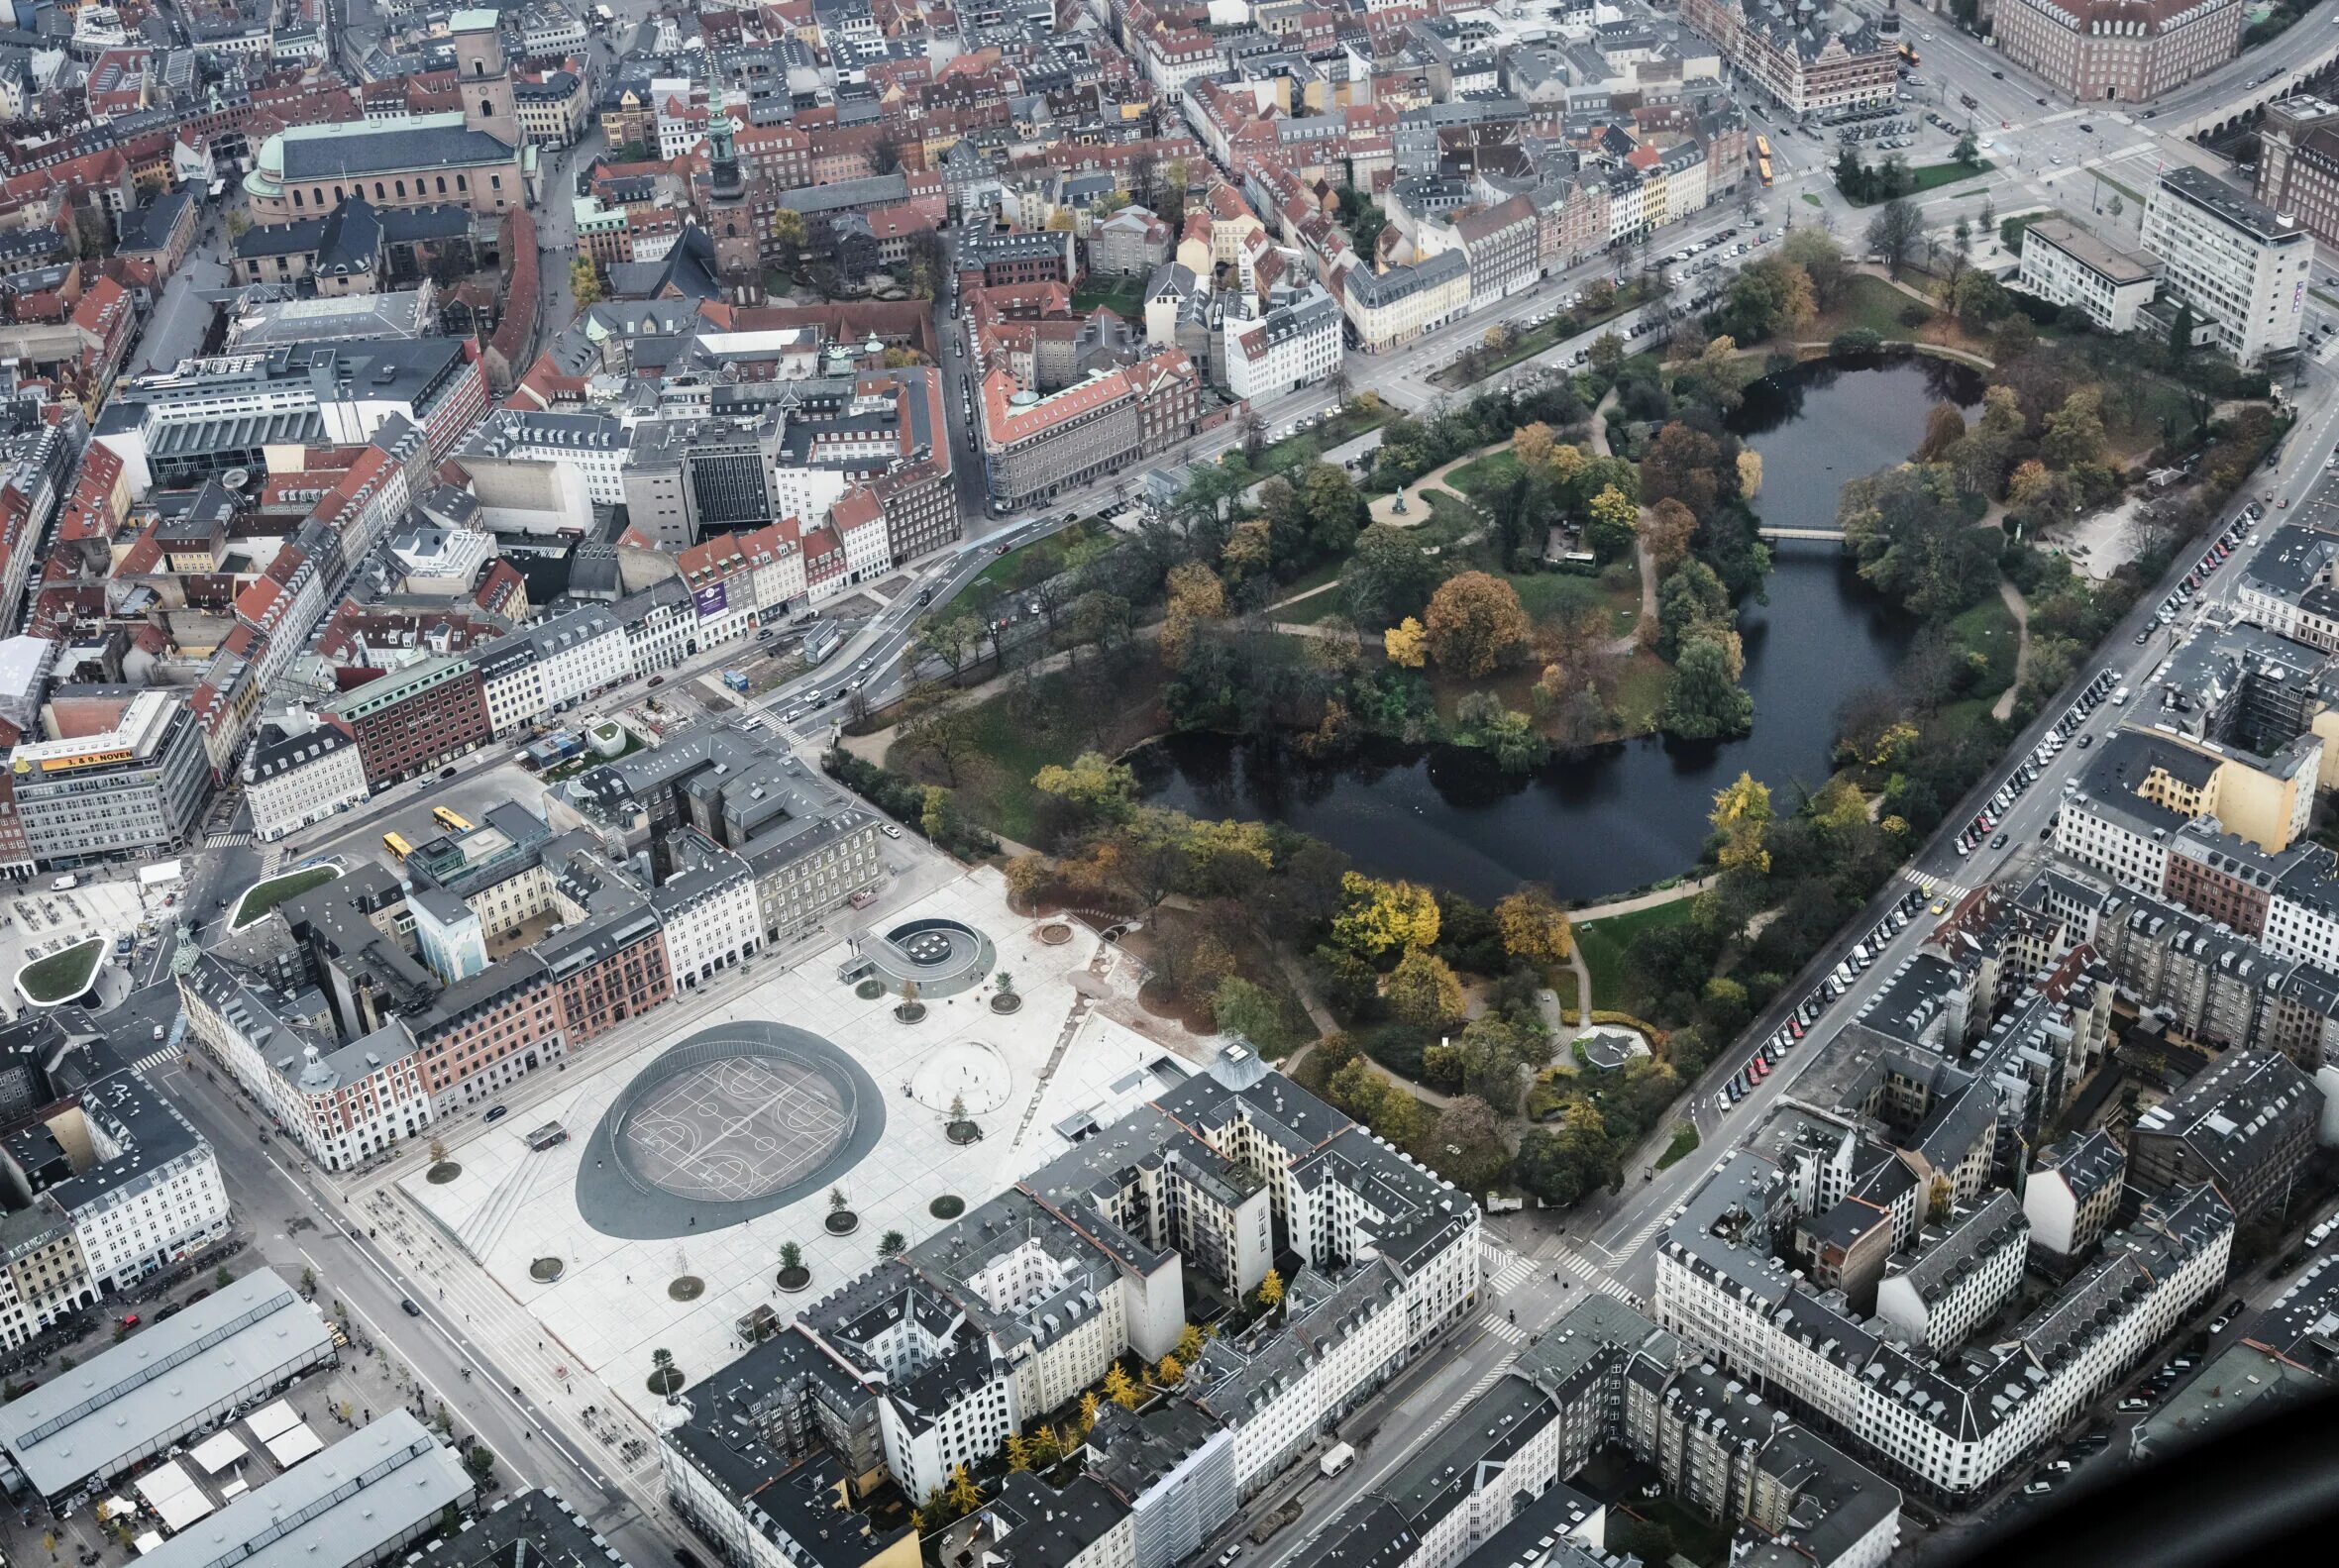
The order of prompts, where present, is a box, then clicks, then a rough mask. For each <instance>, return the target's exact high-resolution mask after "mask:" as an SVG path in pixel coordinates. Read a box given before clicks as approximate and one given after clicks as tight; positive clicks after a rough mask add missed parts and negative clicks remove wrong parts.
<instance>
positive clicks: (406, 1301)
mask: <svg viewBox="0 0 2339 1568" xmlns="http://www.w3.org/2000/svg"><path fill="white" fill-rule="evenodd" d="M398 1310H399V1311H401V1312H404V1313H405V1314H406V1315H407V1316H408V1317H420V1316H421V1315H422V1308H421V1307H417V1306H415V1305H414V1302H413V1299H412V1298H411V1297H405V1296H401V1297H399V1298H398Z"/></svg>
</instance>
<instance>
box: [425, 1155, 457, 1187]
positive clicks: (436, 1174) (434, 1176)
mask: <svg viewBox="0 0 2339 1568" xmlns="http://www.w3.org/2000/svg"><path fill="white" fill-rule="evenodd" d="M462 1174H463V1167H462V1166H460V1165H458V1164H456V1163H455V1162H454V1161H453V1160H441V1161H440V1162H439V1163H438V1164H436V1165H434V1166H432V1167H431V1168H430V1169H429V1170H428V1171H426V1172H424V1173H423V1180H425V1181H427V1182H429V1183H430V1184H431V1186H433V1187H445V1186H446V1185H447V1184H448V1183H449V1182H452V1181H454V1180H455V1178H457V1177H458V1176H461V1175H462Z"/></svg>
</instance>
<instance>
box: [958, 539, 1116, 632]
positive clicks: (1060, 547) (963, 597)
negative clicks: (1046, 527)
mask: <svg viewBox="0 0 2339 1568" xmlns="http://www.w3.org/2000/svg"><path fill="white" fill-rule="evenodd" d="M1112 548H1113V530H1112V529H1111V528H1109V527H1107V526H1106V525H1105V524H1103V523H1074V524H1073V525H1072V526H1071V527H1070V528H1066V529H1062V530H1060V531H1058V532H1056V533H1053V534H1050V535H1048V536H1047V538H1045V539H1035V540H1033V541H1032V542H1031V543H1030V544H1027V545H1024V546H1022V547H1021V548H1019V549H1015V550H1010V551H1009V552H1008V553H1007V554H1006V555H1004V556H1001V557H999V558H997V559H996V560H994V561H993V562H992V563H991V565H989V566H987V567H985V568H984V569H983V570H982V571H981V572H978V573H977V574H975V579H974V580H973V581H972V582H969V583H968V584H967V585H966V586H965V587H964V588H963V589H961V590H960V591H959V593H958V595H957V597H955V598H953V599H952V600H951V601H950V603H948V604H945V605H941V606H938V607H937V608H935V609H932V610H928V611H927V612H926V615H927V616H933V615H937V614H940V615H963V614H966V613H969V606H970V605H973V604H975V603H978V602H980V600H981V596H982V595H983V594H985V593H1019V592H1021V591H1022V590H1023V589H1025V588H1027V587H1029V586H1031V585H1032V584H1033V583H1035V582H1044V581H1046V580H1047V579H1048V578H1049V577H1052V576H1054V575H1056V574H1058V573H1060V572H1066V571H1069V570H1070V569H1072V568H1074V567H1078V566H1082V565H1085V564H1086V563H1088V562H1089V561H1091V560H1094V559H1095V558H1096V557H1098V556H1101V555H1103V554H1104V553H1105V552H1106V551H1108V550H1111V549H1112Z"/></svg>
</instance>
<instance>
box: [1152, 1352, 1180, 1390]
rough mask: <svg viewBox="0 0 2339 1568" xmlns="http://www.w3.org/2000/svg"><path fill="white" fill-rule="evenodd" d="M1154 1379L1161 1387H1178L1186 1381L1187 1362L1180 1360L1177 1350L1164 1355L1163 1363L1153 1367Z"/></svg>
mask: <svg viewBox="0 0 2339 1568" xmlns="http://www.w3.org/2000/svg"><path fill="white" fill-rule="evenodd" d="M1153 1381H1154V1384H1155V1385H1156V1386H1157V1387H1160V1388H1165V1389H1174V1388H1176V1387H1177V1386H1178V1385H1179V1384H1180V1383H1183V1382H1184V1381H1186V1363H1184V1362H1183V1361H1180V1360H1179V1359H1178V1358H1177V1355H1176V1353H1175V1352H1172V1353H1171V1354H1169V1355H1166V1356H1163V1357H1162V1358H1161V1364H1160V1365H1158V1366H1156V1367H1155V1368H1154V1369H1153Z"/></svg>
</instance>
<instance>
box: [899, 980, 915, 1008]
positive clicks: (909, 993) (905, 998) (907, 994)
mask: <svg viewBox="0 0 2339 1568" xmlns="http://www.w3.org/2000/svg"><path fill="white" fill-rule="evenodd" d="M916 1005H917V982H916V981H914V980H905V981H904V982H902V1010H903V1011H904V1012H907V1011H908V1010H909V1009H910V1008H912V1007H915V1006H916Z"/></svg>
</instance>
